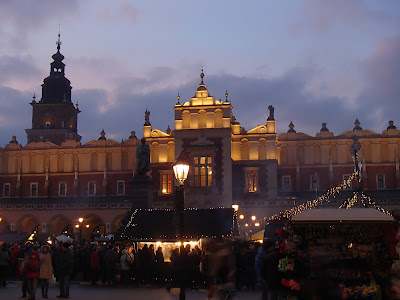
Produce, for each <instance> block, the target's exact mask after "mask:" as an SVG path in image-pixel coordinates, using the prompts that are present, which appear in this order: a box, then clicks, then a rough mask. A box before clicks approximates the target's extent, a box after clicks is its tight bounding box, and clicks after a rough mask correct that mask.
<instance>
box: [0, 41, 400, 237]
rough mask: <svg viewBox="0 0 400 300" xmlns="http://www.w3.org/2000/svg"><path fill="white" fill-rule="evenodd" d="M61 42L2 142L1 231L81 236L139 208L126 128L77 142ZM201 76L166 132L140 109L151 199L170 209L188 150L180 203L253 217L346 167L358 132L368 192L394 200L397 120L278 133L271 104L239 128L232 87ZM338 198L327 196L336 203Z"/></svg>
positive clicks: (303, 197)
mask: <svg viewBox="0 0 400 300" xmlns="http://www.w3.org/2000/svg"><path fill="white" fill-rule="evenodd" d="M60 44H61V43H60V42H59V43H58V45H57V53H56V54H54V55H53V59H54V61H53V62H52V63H51V71H50V76H49V77H47V78H46V79H45V80H44V83H43V85H42V98H41V100H40V101H38V102H36V98H34V99H33V101H32V103H31V105H32V107H33V112H32V128H31V129H27V130H26V132H27V137H28V144H27V145H25V146H22V145H20V144H19V143H18V142H17V139H16V137H12V140H11V141H10V143H9V144H7V145H5V147H4V148H0V218H1V219H0V220H1V221H0V232H1V231H3V230H11V231H24V232H28V233H31V232H33V231H36V232H38V233H48V234H49V235H53V234H54V235H59V234H61V233H67V234H68V235H74V236H75V238H81V239H86V240H88V239H91V238H93V237H94V236H98V235H107V234H110V233H113V232H115V231H116V230H117V228H118V226H119V224H120V222H121V220H122V219H123V218H124V217H125V216H126V213H127V211H129V210H131V209H133V208H135V203H134V202H132V197H131V196H132V193H134V190H133V188H132V178H133V176H134V170H135V169H136V156H135V152H136V148H137V146H138V145H139V144H140V140H138V138H137V137H136V134H135V132H133V131H132V132H131V135H130V136H129V138H127V139H126V140H124V141H122V142H116V141H114V140H112V139H107V138H106V133H105V131H104V130H103V131H102V132H101V133H100V136H99V138H98V139H97V140H92V141H89V142H88V143H86V144H81V142H80V140H81V137H80V136H79V135H78V124H77V116H78V113H79V109H78V106H77V105H73V104H72V101H71V89H72V88H71V85H70V82H69V80H68V79H67V78H66V77H65V74H64V67H65V65H64V64H63V63H62V60H63V58H64V57H63V56H62V54H61V53H60ZM200 77H201V82H200V84H199V85H198V87H197V89H196V90H195V94H194V96H193V97H192V98H190V99H188V100H187V101H182V100H181V99H180V97H179V96H178V97H177V100H178V101H177V103H176V104H175V106H174V107H173V109H174V111H175V120H174V129H173V130H171V129H170V128H168V129H167V130H166V131H165V132H163V131H161V130H158V129H153V128H152V126H151V122H150V118H149V112H147V111H146V113H145V123H144V125H143V137H145V138H146V140H147V143H148V144H149V145H150V148H151V168H152V170H151V172H150V173H149V176H150V177H151V178H152V183H153V192H152V204H151V205H150V206H149V208H172V207H173V200H174V185H175V182H174V180H175V179H174V176H173V171H172V167H171V164H172V162H173V161H174V159H175V157H176V156H177V155H179V153H181V151H186V152H187V153H188V156H189V158H190V161H191V169H190V173H189V179H188V180H186V182H185V186H186V187H185V193H186V196H185V201H186V203H185V206H186V207H188V208H216V207H231V206H232V204H237V205H239V214H241V215H243V219H244V220H245V219H246V218H250V216H254V218H251V219H249V221H248V223H249V224H250V223H254V224H256V223H259V222H260V220H261V218H262V217H265V216H269V215H272V214H274V213H277V212H279V211H281V210H283V209H286V208H289V207H291V206H293V205H297V204H300V203H304V202H305V201H308V200H311V199H314V198H315V197H317V196H318V195H321V194H323V193H324V191H326V190H327V189H329V188H330V187H333V186H336V185H338V184H339V183H340V182H342V180H343V179H346V178H347V176H350V175H351V174H352V173H353V170H354V163H353V159H352V157H351V154H350V151H349V149H350V147H351V146H352V144H353V139H352V137H353V135H354V133H356V134H357V136H358V137H359V141H360V143H361V145H362V148H361V152H360V158H359V161H361V162H362V170H363V173H362V176H363V188H364V190H366V191H368V192H369V193H370V195H372V197H374V199H375V200H376V201H377V203H378V204H379V205H381V206H384V207H386V208H387V209H389V210H394V209H396V207H398V206H399V207H400V203H399V201H400V170H399V154H400V131H398V130H397V129H396V127H395V126H394V124H393V122H389V127H388V128H387V129H386V130H384V131H383V132H382V134H378V133H375V132H372V131H370V130H363V129H362V128H361V127H360V123H359V122H358V120H357V121H356V123H355V127H354V129H353V130H349V131H346V132H344V133H342V134H339V135H337V136H335V135H334V134H333V133H332V132H330V131H329V130H328V129H327V127H326V124H324V123H323V124H322V129H321V130H320V132H318V133H317V134H316V136H314V137H313V136H309V135H306V134H304V133H300V132H299V133H298V132H296V131H295V130H294V125H293V124H292V123H291V124H290V125H289V130H288V132H286V133H279V134H277V133H276V120H275V117H274V108H273V107H272V106H269V107H268V109H269V117H268V119H267V120H266V121H265V124H263V125H260V126H257V127H256V128H253V129H251V130H248V131H246V130H245V129H244V128H243V127H241V125H240V123H239V122H238V121H236V119H235V117H234V115H233V112H232V105H231V102H230V101H229V97H228V96H229V95H228V93H227V92H226V94H225V99H224V100H217V99H215V98H214V97H213V96H211V95H210V92H209V91H208V89H207V87H206V85H205V83H204V74H203V72H202V73H201V76H200ZM140 137H141V136H140ZM140 137H139V138H140ZM347 193H351V189H349V190H348V191H347ZM342 197H344V198H345V197H347V195H346V193H343V196H342ZM344 198H340V197H338V198H336V199H334V200H333V201H331V202H330V203H329V204H327V205H332V206H336V207H337V206H339V204H340V203H341V202H343V200H344ZM80 218H83V220H80Z"/></svg>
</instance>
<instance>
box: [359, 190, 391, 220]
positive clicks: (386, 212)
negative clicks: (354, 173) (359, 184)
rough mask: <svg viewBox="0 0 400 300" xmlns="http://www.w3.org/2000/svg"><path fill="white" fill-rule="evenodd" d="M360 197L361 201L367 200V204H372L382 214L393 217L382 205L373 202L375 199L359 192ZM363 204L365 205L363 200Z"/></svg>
mask: <svg viewBox="0 0 400 300" xmlns="http://www.w3.org/2000/svg"><path fill="white" fill-rule="evenodd" d="M361 199H362V201H365V200H367V201H368V204H369V205H372V206H373V207H374V208H376V209H377V210H379V211H380V212H383V213H384V214H387V215H388V216H391V217H393V215H392V214H391V213H390V212H389V211H387V210H386V209H384V208H383V207H380V206H379V205H378V204H376V203H375V201H373V200H372V199H371V197H369V196H367V195H365V194H364V193H361ZM364 206H365V202H364Z"/></svg>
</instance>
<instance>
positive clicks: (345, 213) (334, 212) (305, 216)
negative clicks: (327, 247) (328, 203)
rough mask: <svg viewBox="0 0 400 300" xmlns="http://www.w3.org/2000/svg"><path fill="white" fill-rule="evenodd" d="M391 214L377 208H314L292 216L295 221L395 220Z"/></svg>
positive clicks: (348, 221) (349, 221)
mask: <svg viewBox="0 0 400 300" xmlns="http://www.w3.org/2000/svg"><path fill="white" fill-rule="evenodd" d="M393 221H394V219H393V217H392V216H389V215H387V214H385V213H383V212H381V211H379V210H377V209H375V208H351V209H334V208H321V209H319V208H314V209H308V210H305V211H303V212H301V213H299V214H297V215H295V216H293V217H292V222H293V223H328V222H347V223H351V222H393Z"/></svg>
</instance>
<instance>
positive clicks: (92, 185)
mask: <svg viewBox="0 0 400 300" xmlns="http://www.w3.org/2000/svg"><path fill="white" fill-rule="evenodd" d="M87 193H88V196H94V195H95V194H96V183H95V182H93V181H91V182H88V191H87Z"/></svg>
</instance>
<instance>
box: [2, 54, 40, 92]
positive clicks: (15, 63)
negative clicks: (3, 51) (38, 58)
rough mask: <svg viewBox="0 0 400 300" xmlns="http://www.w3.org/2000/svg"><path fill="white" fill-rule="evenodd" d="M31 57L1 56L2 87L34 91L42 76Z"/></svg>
mask: <svg viewBox="0 0 400 300" xmlns="http://www.w3.org/2000/svg"><path fill="white" fill-rule="evenodd" d="M32 61H33V59H32V57H31V56H23V57H17V56H0V70H1V72H0V85H2V86H8V87H11V88H15V89H19V90H29V89H30V90H32V88H33V86H34V85H35V84H37V80H38V77H37V76H38V74H41V73H42V72H41V70H39V69H38V68H37V67H36V66H35V65H34V64H33V62H32Z"/></svg>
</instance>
